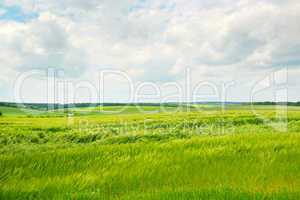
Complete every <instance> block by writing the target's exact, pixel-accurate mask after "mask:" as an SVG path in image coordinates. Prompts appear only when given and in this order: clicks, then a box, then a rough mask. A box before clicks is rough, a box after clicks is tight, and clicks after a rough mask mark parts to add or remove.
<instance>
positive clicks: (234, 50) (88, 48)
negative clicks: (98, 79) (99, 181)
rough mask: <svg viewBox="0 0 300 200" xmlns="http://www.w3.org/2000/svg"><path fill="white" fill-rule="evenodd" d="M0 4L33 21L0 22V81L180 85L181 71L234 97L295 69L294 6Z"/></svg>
mask: <svg viewBox="0 0 300 200" xmlns="http://www.w3.org/2000/svg"><path fill="white" fill-rule="evenodd" d="M5 3H6V4H7V5H18V6H20V7H22V9H23V10H24V11H25V12H27V13H30V12H37V13H38V14H39V17H38V18H35V19H31V20H29V21H26V22H25V23H18V22H14V21H12V20H11V21H6V22H3V21H2V22H1V21H0V27H1V28H0V47H1V50H0V51H1V53H0V59H1V62H2V64H1V66H0V68H1V71H10V72H9V73H8V72H5V73H2V74H1V75H0V80H2V81H4V80H5V79H6V80H7V79H13V75H12V74H13V73H12V71H14V72H15V74H17V73H19V72H21V71H24V70H28V69H32V68H44V69H45V68H47V67H55V68H60V69H64V70H65V72H66V75H67V76H69V77H74V78H75V77H76V78H78V79H80V78H81V77H83V76H84V74H93V73H96V72H97V70H99V69H107V68H111V69H121V70H123V71H126V72H128V73H129V74H130V75H131V76H132V77H133V78H134V79H135V80H140V81H143V80H151V81H159V82H165V81H170V80H172V81H178V82H180V81H182V79H183V77H182V76H183V74H184V70H185V69H186V67H189V68H190V69H191V70H192V71H193V79H196V80H197V79H199V80H200V79H201V80H203V79H205V80H214V81H215V80H218V81H219V82H220V81H222V80H223V81H229V80H236V81H238V82H239V83H241V84H240V85H239V88H240V89H238V90H239V91H242V90H243V85H245V87H246V86H247V85H248V84H249V82H254V80H255V79H258V78H259V77H260V76H261V74H262V73H267V72H268V70H270V71H272V70H276V69H278V68H280V67H289V66H290V67H293V68H295V67H297V66H299V63H300V59H299V56H298V54H299V52H300V39H299V34H300V24H299V23H298V19H299V18H300V3H299V1H296V0H288V1H284V2H283V1H279V0H278V1H277V0H273V1H272V0H263V1H259V0H247V1H233V0H213V1H211V0H210V1H208V0H205V1H198V0H192V1H189V2H186V1H183V0H166V1H158V0H152V1H151V0H147V1H139V0H127V1H121V2H120V1H117V0H104V1H97V0H91V1H83V0H76V1H71V0H65V1H58V0H54V1H53V0H52V1H50V0H39V1H36V0H29V1H28V0H26V1H25V0H6V1H5ZM11 58H14V59H11ZM8 69H9V70H8ZM4 74H5V75H4ZM7 74H9V75H7ZM251 80H253V81H251ZM237 93H238V92H237ZM240 98H241V97H240ZM295 98H296V97H295Z"/></svg>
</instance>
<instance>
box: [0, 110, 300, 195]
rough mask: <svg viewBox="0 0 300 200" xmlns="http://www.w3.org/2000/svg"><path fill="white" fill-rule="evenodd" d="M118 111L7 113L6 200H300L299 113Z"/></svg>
mask: <svg viewBox="0 0 300 200" xmlns="http://www.w3.org/2000/svg"><path fill="white" fill-rule="evenodd" d="M120 108H121V107H116V106H115V107H114V106H112V107H104V108H101V107H93V108H72V109H69V110H67V111H66V110H54V111H49V112H45V111H44V112H41V111H39V112H38V111H34V112H31V110H28V112H27V111H26V112H24V111H20V109H18V108H8V107H0V111H1V112H2V114H3V116H2V117H0V199H128V200H129V199H197V200H198V199H203V200H206V199H228V200H231V199H249V200H250V199H264V200H265V199H295V200H298V199H300V109H298V108H297V107H289V110H288V113H287V114H288V115H287V117H288V118H287V119H284V118H280V117H279V118H278V113H277V112H278V110H275V107H274V106H255V108H254V109H255V112H254V111H253V110H250V109H251V107H250V106H242V105H232V106H228V107H227V108H226V109H221V108H220V106H211V105H209V106H205V105H199V106H192V107H191V108H186V107H185V106H179V107H166V109H164V110H163V109H161V108H160V107H155V106H144V107H141V108H136V107H133V106H131V107H127V108H126V109H124V110H122V112H121V113H118V112H117V113H116V112H103V110H104V111H118V110H120ZM141 109H142V110H143V111H145V112H140V111H141ZM282 109H283V111H284V108H282ZM285 125H286V128H287V130H285V129H284V130H282V129H278V128H277V127H285Z"/></svg>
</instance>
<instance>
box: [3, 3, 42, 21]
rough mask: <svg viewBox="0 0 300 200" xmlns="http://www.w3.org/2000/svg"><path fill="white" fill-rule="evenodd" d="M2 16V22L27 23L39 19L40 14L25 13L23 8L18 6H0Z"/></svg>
mask: <svg viewBox="0 0 300 200" xmlns="http://www.w3.org/2000/svg"><path fill="white" fill-rule="evenodd" d="M0 9H1V12H2V13H1V14H0V20H7V21H16V22H26V21H28V20H31V19H34V18H37V17H38V13H36V12H29V13H25V12H24V11H23V10H22V8H21V7H20V6H18V5H13V6H3V5H2V6H0Z"/></svg>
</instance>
